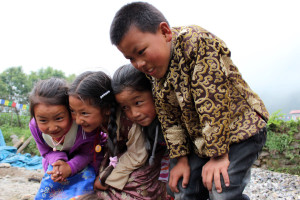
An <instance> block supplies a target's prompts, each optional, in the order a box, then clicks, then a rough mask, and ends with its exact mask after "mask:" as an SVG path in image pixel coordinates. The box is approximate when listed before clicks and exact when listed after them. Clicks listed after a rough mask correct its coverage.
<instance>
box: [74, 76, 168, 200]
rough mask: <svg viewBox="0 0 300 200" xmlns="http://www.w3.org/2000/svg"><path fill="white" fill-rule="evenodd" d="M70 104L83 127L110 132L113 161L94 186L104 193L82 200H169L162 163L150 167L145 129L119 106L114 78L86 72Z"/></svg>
mask: <svg viewBox="0 0 300 200" xmlns="http://www.w3.org/2000/svg"><path fill="white" fill-rule="evenodd" d="M69 102H70V108H71V109H72V113H73V115H74V116H76V122H77V123H80V124H82V125H83V126H91V124H94V125H95V126H97V123H98V126H99V127H100V128H101V130H102V131H107V132H108V133H109V139H108V141H109V142H108V143H107V144H108V152H110V158H109V161H110V162H109V164H108V166H107V167H106V168H104V167H103V168H104V169H102V168H101V169H100V175H99V176H98V177H97V178H96V180H95V183H94V187H95V189H100V190H97V192H96V193H97V194H95V193H94V194H89V195H85V196H82V197H80V198H79V199H94V198H95V196H97V199H159V198H161V199H166V187H165V183H162V182H161V181H159V180H158V176H159V172H160V160H159V161H158V162H156V160H157V159H155V162H153V165H151V166H149V165H148V164H147V160H148V152H147V149H146V141H145V137H144V134H143V133H142V127H141V126H139V125H138V124H136V123H132V122H131V121H129V120H128V119H127V118H126V116H125V114H124V112H122V111H121V109H120V108H118V107H117V104H116V101H115V97H114V94H113V90H112V87H111V80H110V78H109V77H108V76H107V75H105V73H103V72H86V73H83V74H82V75H80V76H79V77H78V78H77V79H76V80H75V82H74V83H73V84H72V85H71V87H70V91H69ZM104 105H107V106H108V105H109V107H110V109H109V110H108V109H105V108H104ZM97 116H98V117H97ZM90 120H91V121H92V120H93V121H95V122H96V121H97V123H92V122H89V121H90ZM104 166H105V165H104Z"/></svg>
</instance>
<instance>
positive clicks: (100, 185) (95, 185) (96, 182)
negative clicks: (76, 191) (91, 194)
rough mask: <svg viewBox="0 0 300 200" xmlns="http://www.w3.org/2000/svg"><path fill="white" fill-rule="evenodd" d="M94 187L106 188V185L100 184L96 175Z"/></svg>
mask: <svg viewBox="0 0 300 200" xmlns="http://www.w3.org/2000/svg"><path fill="white" fill-rule="evenodd" d="M94 188H95V189H99V190H107V188H108V185H105V186H104V185H102V183H101V181H100V179H99V176H97V177H96V179H95V182H94Z"/></svg>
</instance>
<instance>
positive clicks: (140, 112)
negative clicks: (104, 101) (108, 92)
mask: <svg viewBox="0 0 300 200" xmlns="http://www.w3.org/2000/svg"><path fill="white" fill-rule="evenodd" d="M115 96H116V100H117V102H118V103H119V104H120V105H121V108H122V109H123V110H124V112H125V114H126V116H127V117H128V118H129V120H131V121H132V122H135V123H138V124H140V125H141V126H149V125H150V124H151V122H152V121H153V120H154V119H155V117H156V112H155V107H154V102H153V98H152V94H151V92H150V91H142V92H140V91H136V90H132V89H125V90H123V91H122V92H120V93H119V94H116V95H115Z"/></svg>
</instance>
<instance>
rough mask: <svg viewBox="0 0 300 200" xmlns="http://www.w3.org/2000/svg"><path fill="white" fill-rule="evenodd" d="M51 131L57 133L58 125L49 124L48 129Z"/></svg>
mask: <svg viewBox="0 0 300 200" xmlns="http://www.w3.org/2000/svg"><path fill="white" fill-rule="evenodd" d="M48 129H49V131H50V132H51V131H56V130H57V125H56V124H55V123H51V124H49V127H48Z"/></svg>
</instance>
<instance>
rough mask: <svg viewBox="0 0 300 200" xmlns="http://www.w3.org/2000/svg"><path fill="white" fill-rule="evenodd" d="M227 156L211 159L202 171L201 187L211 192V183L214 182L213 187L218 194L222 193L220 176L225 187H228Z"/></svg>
mask: <svg viewBox="0 0 300 200" xmlns="http://www.w3.org/2000/svg"><path fill="white" fill-rule="evenodd" d="M229 163H230V162H229V159H228V154H225V155H223V156H220V157H218V158H211V159H210V160H209V161H208V162H207V163H206V164H205V165H204V166H203V169H202V181H203V185H204V186H205V187H206V188H207V189H208V190H209V191H211V189H212V181H213V180H214V182H215V186H216V189H217V192H218V193H221V192H222V186H221V177H220V174H222V176H223V179H224V182H225V185H226V186H227V187H228V186H229V184H230V180H229V176H228V172H227V169H228V166H229Z"/></svg>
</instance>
